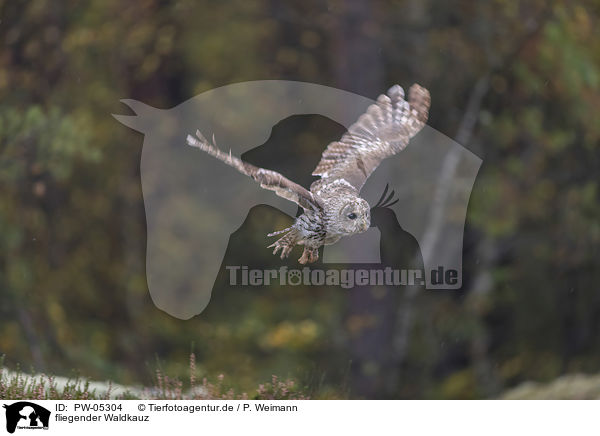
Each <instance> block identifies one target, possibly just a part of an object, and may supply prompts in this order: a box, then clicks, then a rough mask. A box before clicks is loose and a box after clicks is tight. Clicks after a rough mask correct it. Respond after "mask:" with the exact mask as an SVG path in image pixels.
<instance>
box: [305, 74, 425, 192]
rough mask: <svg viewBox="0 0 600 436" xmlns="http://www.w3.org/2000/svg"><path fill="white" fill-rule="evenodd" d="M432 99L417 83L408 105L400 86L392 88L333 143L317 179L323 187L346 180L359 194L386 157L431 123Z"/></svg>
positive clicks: (400, 149) (322, 159) (326, 153)
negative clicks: (430, 109) (429, 114)
mask: <svg viewBox="0 0 600 436" xmlns="http://www.w3.org/2000/svg"><path fill="white" fill-rule="evenodd" d="M430 103H431V98H430V96H429V91H428V90H427V89H425V88H423V87H421V86H419V85H417V84H414V85H412V86H411V87H410V90H409V91H408V102H407V101H406V100H404V90H403V89H402V88H401V87H400V86H399V85H394V86H392V87H391V88H390V89H389V90H388V92H387V95H385V94H382V95H380V96H379V98H378V99H377V102H376V103H375V104H372V105H371V106H369V108H368V109H367V112H366V113H365V114H363V115H361V117H360V118H359V119H358V121H357V122H356V123H354V124H352V126H350V128H349V129H348V131H347V132H346V133H345V134H344V136H342V139H340V140H339V141H336V142H332V143H330V144H329V145H328V146H327V148H326V149H325V151H324V152H323V155H322V157H321V161H320V162H319V164H318V165H317V168H315V170H314V171H313V173H312V174H313V176H321V180H318V181H316V182H315V184H317V185H323V184H327V183H330V182H333V181H335V180H343V181H345V182H347V183H349V184H351V185H352V186H354V187H355V188H356V189H357V190H358V191H360V189H361V188H362V186H363V185H364V184H365V182H366V181H367V178H368V177H369V176H370V175H371V173H372V172H373V171H375V169H376V168H377V167H378V166H379V164H380V163H381V161H382V160H383V159H385V158H386V157H389V156H392V155H394V154H396V153H398V152H400V151H402V150H404V148H405V147H406V145H407V144H408V141H409V139H410V138H412V137H413V136H415V135H416V134H417V133H418V132H419V131H420V130H421V129H422V128H423V126H424V125H425V123H426V122H427V116H428V111H429V105H430Z"/></svg>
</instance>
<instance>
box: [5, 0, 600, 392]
mask: <svg viewBox="0 0 600 436" xmlns="http://www.w3.org/2000/svg"><path fill="white" fill-rule="evenodd" d="M599 18H600V1H598V0H582V1H579V2H569V1H566V0H556V1H552V2H547V1H542V0H528V1H525V0H518V1H509V0H490V1H479V2H468V1H433V0H399V1H368V0H348V1H341V0H329V1H327V0H309V1H305V0H303V1H300V0H292V1H287V2H280V1H276V0H256V1H229V2H208V1H201V2H196V1H191V0H176V1H171V2H166V1H160V0H139V1H116V0H102V1H88V2H78V1H50V0H31V1H27V2H24V1H23V2H21V1H14V0H11V1H9V0H0V41H1V43H2V50H1V51H0V354H4V355H5V356H6V358H5V365H6V366H8V367H12V368H14V367H16V366H17V365H18V364H20V365H21V367H22V368H23V369H25V370H29V368H32V369H34V370H35V371H45V372H50V373H55V374H59V375H69V374H72V373H73V371H75V372H77V373H79V374H82V375H85V376H87V377H91V378H95V379H100V380H103V379H108V378H110V379H112V380H114V381H116V382H118V383H123V384H147V383H149V382H150V379H151V377H152V374H153V367H154V365H155V362H156V361H157V360H158V361H160V364H161V365H162V367H163V368H164V370H165V372H167V373H170V374H175V375H180V376H181V377H182V378H184V377H186V374H187V371H188V359H189V354H190V351H192V350H193V351H194V352H195V353H196V357H197V362H196V365H197V367H198V368H199V371H200V372H201V373H202V374H205V375H207V376H209V377H216V375H217V374H220V373H224V374H226V376H227V377H228V379H229V380H232V382H233V383H234V384H235V385H236V386H238V387H239V388H240V389H252V387H253V386H254V387H255V386H256V384H257V383H258V382H260V381H261V380H267V379H269V378H270V376H271V374H277V375H278V376H281V377H293V378H295V379H296V380H298V381H299V382H300V383H302V384H303V385H306V386H309V388H310V390H311V392H314V394H313V396H316V397H342V398H344V397H350V398H359V397H363V398H365V397H366V398H485V397H491V396H497V395H500V394H501V393H502V392H503V391H504V390H506V389H507V388H510V387H513V386H516V385H518V384H520V383H521V382H524V381H527V380H534V381H542V382H543V381H550V380H553V379H555V378H557V377H560V376H561V375H564V374H569V373H573V374H574V373H598V372H600V286H599V283H600V268H598V259H599V257H600V251H599V249H598V248H599V245H600V219H599V218H600V202H599V199H600V193H599V177H598V176H599V175H600V144H599V139H600V122H599V118H598V110H599V109H600V92H599V90H600V27H599V26H598V20H599ZM261 79H287V80H299V81H307V82H314V83H318V84H323V85H327V86H332V87H336V88H341V89H344V90H348V91H351V92H354V93H358V94H361V95H365V96H368V97H370V98H376V97H377V95H378V94H380V93H381V92H383V91H385V90H386V89H387V88H388V87H389V86H390V85H392V84H394V83H399V84H401V85H403V86H405V87H408V86H409V85H410V84H412V83H413V82H418V83H420V84H422V85H423V86H425V87H427V88H428V89H429V90H430V91H431V95H432V108H431V113H430V120H429V125H430V126H432V127H433V128H435V129H437V130H438V131H440V132H442V133H444V134H446V135H447V136H449V137H451V138H455V139H456V140H458V141H459V142H460V143H462V145H464V146H466V147H467V148H469V149H470V150H471V151H473V152H474V153H476V154H477V155H479V156H480V157H481V158H482V159H483V165H482V167H481V170H480V172H479V175H478V178H477V180H476V183H475V186H474V190H473V193H472V196H471V201H470V204H469V210H468V214H467V226H466V230H465V246H464V278H463V283H464V286H463V289H462V290H461V291H452V292H433V291H419V292H417V293H409V292H406V291H403V290H394V292H395V295H396V298H397V305H395V306H394V310H395V312H396V322H395V324H394V326H393V328H391V329H390V328H387V330H386V332H384V333H386V335H384V336H385V337H384V339H381V341H380V342H377V341H375V342H373V343H372V345H374V346H375V347H376V348H377V347H378V348H377V349H378V350H379V351H380V352H373V353H371V352H369V353H366V354H365V353H364V352H363V351H364V348H361V341H362V342H365V341H367V340H369V338H372V337H373V336H372V335H371V336H369V334H364V332H361V328H367V329H369V328H371V329H375V336H376V337H378V336H377V329H378V328H379V329H381V328H382V327H378V324H377V322H378V320H379V319H380V316H379V314H378V310H380V309H381V306H378V305H372V307H371V309H372V310H371V311H370V313H368V315H369V316H370V319H372V320H373V319H374V320H375V322H374V323H362V324H361V323H360V322H358V323H357V322H355V321H356V318H352V317H351V316H349V314H352V313H355V312H356V308H353V307H352V306H353V304H356V302H355V300H354V299H351V298H348V295H347V294H345V293H344V292H340V291H337V290H336V292H331V291H328V290H327V289H314V288H312V289H306V288H303V287H302V286H298V287H294V288H289V289H287V288H285V289H284V288H279V287H275V288H261V289H259V290H257V289H254V290H251V291H244V290H232V289H222V290H221V291H220V292H219V290H218V289H216V290H215V291H214V292H213V300H212V301H211V303H210V304H209V306H208V308H207V310H206V311H205V312H203V313H202V314H201V315H199V316H196V317H194V318H192V319H190V320H187V321H182V320H179V319H176V318H173V317H171V316H169V315H167V314H165V313H163V312H161V311H160V310H158V309H157V308H156V307H155V306H154V304H153V303H152V301H151V299H150V296H149V294H148V289H147V285H146V279H145V215H144V207H143V201H142V192H141V186H140V174H139V162H140V155H141V147H142V140H143V138H142V136H141V135H140V134H139V133H136V132H134V131H132V130H130V129H128V128H126V127H124V126H122V125H121V124H119V123H118V122H117V121H116V120H115V119H114V118H113V117H112V116H111V114H112V113H121V114H123V113H125V114H126V113H128V112H127V111H128V110H127V109H126V108H125V107H124V106H123V105H122V104H120V103H119V99H121V98H133V99H136V100H140V101H143V102H145V103H147V104H149V105H152V106H155V107H159V108H170V107H173V106H175V105H177V104H179V103H181V102H183V101H185V100H187V99H188V98H191V97H193V96H195V95H197V94H199V93H201V92H203V91H207V90H210V89H212V88H215V87H217V86H222V85H226V84H230V83H234V82H240V81H248V80H261ZM324 146H325V144H322V147H324ZM199 219H201V217H200V218H199ZM249 221H250V224H249V225H253V224H252V222H251V221H252V215H250V216H249ZM255 225H256V226H257V227H260V230H259V231H257V232H256V234H257V235H259V236H260V237H261V238H263V239H264V233H266V231H270V230H272V228H271V226H270V225H269V223H266V224H264V223H260V222H257V223H255ZM263 227H264V228H265V229H267V230H266V231H263ZM259 236H256V237H257V238H258V237H259ZM258 244H259V246H262V245H263V244H264V241H263V240H262V239H261V241H259V242H258ZM256 255H257V257H258V258H259V259H263V258H264V259H271V258H270V256H271V254H270V251H269V250H266V249H265V250H264V252H259V253H257V254H256ZM261 256H262V257H261ZM296 257H297V256H296ZM270 261H271V260H269V262H270ZM361 313H364V311H363V312H361ZM352 319H353V320H354V322H350V321H351V320H352ZM361 326H362V327H361ZM365 326H366V327H365ZM371 333H372V332H371ZM361 350H362V351H361ZM381 351H383V352H381ZM384 361H385V362H384Z"/></svg>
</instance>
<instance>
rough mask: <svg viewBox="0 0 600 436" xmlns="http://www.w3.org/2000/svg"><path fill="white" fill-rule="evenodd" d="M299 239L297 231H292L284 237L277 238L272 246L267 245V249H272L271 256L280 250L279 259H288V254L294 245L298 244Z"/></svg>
mask: <svg viewBox="0 0 600 436" xmlns="http://www.w3.org/2000/svg"><path fill="white" fill-rule="evenodd" d="M299 239H300V237H299V234H298V231H297V230H296V229H293V230H291V231H290V232H289V233H287V234H286V235H285V236H283V237H282V238H279V239H278V240H277V241H275V242H274V243H273V244H271V245H269V246H268V247H267V248H272V247H274V249H273V254H277V252H278V251H279V250H281V255H280V256H279V257H280V258H281V259H283V258H284V257H288V256H289V255H290V252H291V251H292V249H293V248H294V245H296V244H297V243H298V241H299Z"/></svg>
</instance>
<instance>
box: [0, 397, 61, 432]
mask: <svg viewBox="0 0 600 436" xmlns="http://www.w3.org/2000/svg"><path fill="white" fill-rule="evenodd" d="M3 407H4V408H5V409H6V431H7V432H9V433H14V432H15V430H16V429H19V430H21V429H27V430H35V429H44V430H47V429H48V423H49V421H50V411H49V410H48V409H45V408H44V407H42V406H38V405H37V404H35V403H30V402H29V401H19V402H18V403H13V404H10V405H6V404H5V405H4V406H3Z"/></svg>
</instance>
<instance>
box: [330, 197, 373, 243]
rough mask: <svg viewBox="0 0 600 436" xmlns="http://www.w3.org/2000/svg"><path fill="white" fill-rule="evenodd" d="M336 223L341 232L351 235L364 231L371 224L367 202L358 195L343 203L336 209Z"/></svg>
mask: <svg viewBox="0 0 600 436" xmlns="http://www.w3.org/2000/svg"><path fill="white" fill-rule="evenodd" d="M337 224H338V229H337V230H338V231H339V233H341V234H346V235H353V234H355V233H362V232H364V231H366V230H367V229H368V228H369V225H370V224H371V209H370V207H369V203H367V202H366V201H365V200H363V199H362V198H358V197H357V198H354V199H352V200H350V201H347V202H345V203H343V204H342V207H341V208H340V209H339V211H338V217H337Z"/></svg>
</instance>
